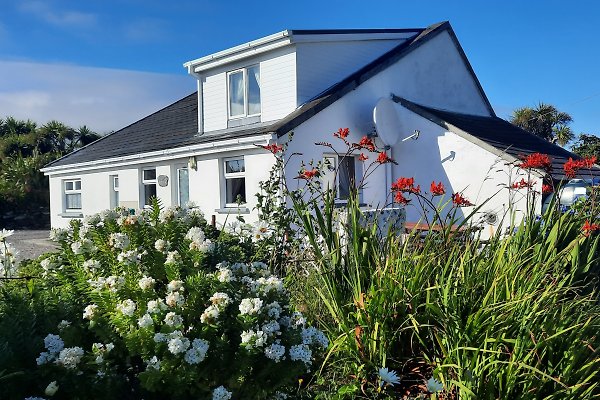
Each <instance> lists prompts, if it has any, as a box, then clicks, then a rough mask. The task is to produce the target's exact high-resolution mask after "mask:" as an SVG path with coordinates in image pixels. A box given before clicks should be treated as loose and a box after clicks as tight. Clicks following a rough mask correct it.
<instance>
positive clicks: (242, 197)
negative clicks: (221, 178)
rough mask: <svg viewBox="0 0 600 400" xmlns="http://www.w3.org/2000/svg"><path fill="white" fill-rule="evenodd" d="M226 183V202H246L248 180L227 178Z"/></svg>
mask: <svg viewBox="0 0 600 400" xmlns="http://www.w3.org/2000/svg"><path fill="white" fill-rule="evenodd" d="M225 185H226V190H227V193H226V202H227V203H228V204H233V203H238V202H240V203H245V202H246V180H245V179H244V178H229V179H225Z"/></svg>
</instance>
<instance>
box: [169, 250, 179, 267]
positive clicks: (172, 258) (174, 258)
mask: <svg viewBox="0 0 600 400" xmlns="http://www.w3.org/2000/svg"><path fill="white" fill-rule="evenodd" d="M180 262H181V256H180V255H179V252H178V251H177V250H175V251H169V252H168V253H167V259H166V261H165V264H178V263H180Z"/></svg>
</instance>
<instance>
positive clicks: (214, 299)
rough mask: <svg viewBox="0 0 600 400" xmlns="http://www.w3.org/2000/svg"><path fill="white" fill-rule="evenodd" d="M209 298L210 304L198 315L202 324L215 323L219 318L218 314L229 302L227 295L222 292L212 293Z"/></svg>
mask: <svg viewBox="0 0 600 400" xmlns="http://www.w3.org/2000/svg"><path fill="white" fill-rule="evenodd" d="M209 300H210V302H211V303H212V304H211V305H210V306H208V307H207V308H206V309H205V310H204V312H203V313H202V315H200V322H202V323H203V324H215V323H216V322H217V320H218V319H219V314H220V313H221V312H222V311H224V310H225V308H226V307H227V306H228V305H229V304H231V298H230V297H229V295H227V293H222V292H217V293H215V294H213V295H212V296H211V298H210V299H209Z"/></svg>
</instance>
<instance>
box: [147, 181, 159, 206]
mask: <svg viewBox="0 0 600 400" xmlns="http://www.w3.org/2000/svg"><path fill="white" fill-rule="evenodd" d="M153 197H156V185H154V184H151V185H144V205H145V206H149V205H150V204H151V199H152V198H153Z"/></svg>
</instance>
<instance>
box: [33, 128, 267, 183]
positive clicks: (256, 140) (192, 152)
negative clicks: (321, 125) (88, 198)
mask: <svg viewBox="0 0 600 400" xmlns="http://www.w3.org/2000/svg"><path fill="white" fill-rule="evenodd" d="M275 137H276V136H274V135H272V134H262V135H257V136H250V137H247V138H239V139H229V140H222V141H219V142H209V143H201V144H197V145H193V146H185V147H178V148H174V149H167V150H161V151H154V152H148V153H139V154H132V155H128V156H123V157H113V158H106V159H102V160H97V161H90V162H86V163H78V164H71V165H61V166H57V167H48V168H42V169H40V171H41V172H43V173H44V175H46V176H53V175H59V174H67V173H73V172H87V171H93V170H98V169H107V168H115V167H123V166H128V165H136V164H141V163H153V162H161V161H168V160H171V159H173V158H181V157H191V156H201V155H208V154H215V153H225V152H230V151H239V150H249V149H256V146H257V145H259V146H261V145H267V144H269V143H271V142H272V141H273V140H274V138H275Z"/></svg>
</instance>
